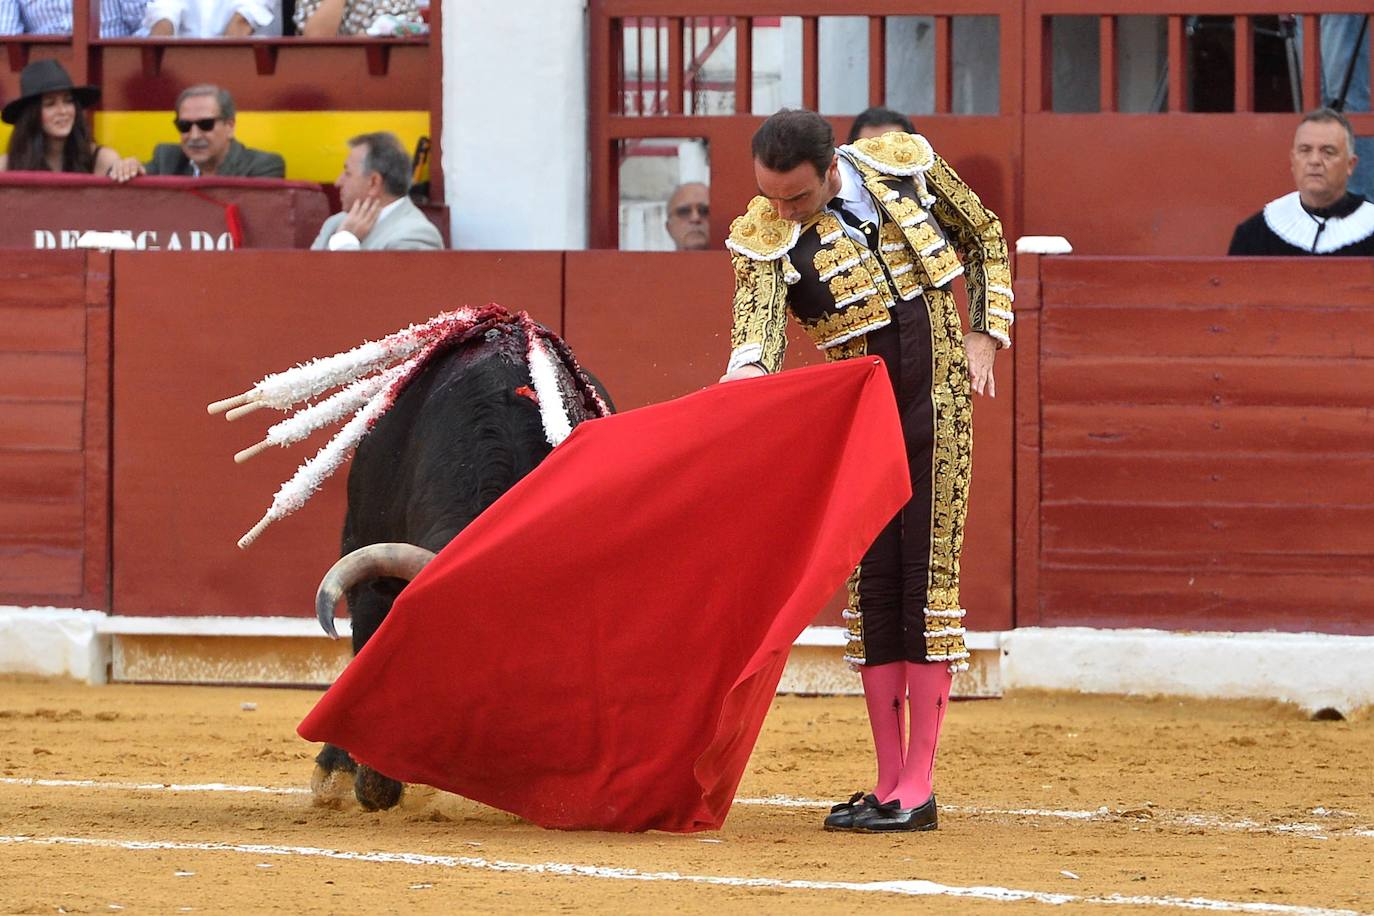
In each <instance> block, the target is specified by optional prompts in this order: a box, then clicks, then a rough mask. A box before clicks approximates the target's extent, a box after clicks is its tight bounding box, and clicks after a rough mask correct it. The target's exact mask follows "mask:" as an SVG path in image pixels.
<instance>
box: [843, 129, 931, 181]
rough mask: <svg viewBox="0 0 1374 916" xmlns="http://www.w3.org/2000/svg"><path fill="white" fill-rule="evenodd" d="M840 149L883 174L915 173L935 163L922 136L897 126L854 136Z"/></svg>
mask: <svg viewBox="0 0 1374 916" xmlns="http://www.w3.org/2000/svg"><path fill="white" fill-rule="evenodd" d="M841 149H843V150H845V151H846V152H848V153H849V154H850V155H852V156H853V157H854V158H855V159H857V160H859V161H860V162H862V163H863V164H864V165H867V166H869V167H870V168H874V169H877V170H878V171H880V172H882V173H883V174H884V175H919V174H921V173H922V172H924V171H926V170H927V169H929V168H930V167H931V166H932V165H934V164H935V150H933V149H931V148H930V143H929V142H928V141H927V140H926V138H925V137H922V136H921V135H920V134H907V133H902V132H901V131H899V130H894V131H891V132H889V133H886V134H883V135H882V136H879V137H869V138H867V139H865V140H855V141H854V142H853V143H851V144H849V145H848V146H843V147H841Z"/></svg>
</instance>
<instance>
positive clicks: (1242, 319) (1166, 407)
mask: <svg viewBox="0 0 1374 916" xmlns="http://www.w3.org/2000/svg"><path fill="white" fill-rule="evenodd" d="M1022 269H1023V271H1029V272H1030V273H1031V275H1030V276H1028V275H1027V273H1024V272H1023V274H1022V279H1021V280H1020V282H1019V284H1018V292H1020V291H1021V290H1022V289H1025V288H1026V287H1038V288H1037V289H1035V290H1034V292H1035V295H1034V296H1030V295H1026V294H1025V293H1022V294H1021V295H1020V296H1019V297H1018V302H1017V305H1018V306H1020V309H1019V311H1020V319H1019V320H1018V321H1017V329H1018V331H1020V332H1021V333H1020V336H1019V338H1018V339H1019V341H1020V346H1021V347H1022V352H1021V353H1020V354H1018V382H1019V383H1020V385H1021V391H1022V394H1023V401H1022V402H1021V403H1020V404H1019V407H1018V423H1017V442H1018V447H1017V460H1018V463H1019V465H1018V481H1019V482H1020V490H1019V491H1018V512H1017V518H1018V522H1019V524H1018V552H1019V556H1018V564H1017V569H1018V575H1019V576H1020V577H1021V581H1020V584H1019V587H1018V607H1017V622H1018V623H1020V624H1046V625H1063V624H1082V625H1092V626H1152V627H1161V628H1165V629H1186V630H1209V629H1217V630H1251V629H1277V630H1288V631H1303V630H1316V631H1320V632H1328V633H1362V634H1369V633H1374V618H1371V617H1370V615H1369V603H1370V596H1371V594H1374V495H1372V494H1374V446H1371V443H1374V416H1371V413H1370V409H1369V403H1370V399H1371V395H1374V382H1372V381H1371V376H1370V373H1369V369H1368V364H1369V360H1370V358H1371V357H1374V342H1372V341H1374V301H1371V299H1370V294H1369V292H1370V290H1371V289H1374V265H1371V264H1370V263H1369V262H1368V261H1367V260H1366V259H1354V258H1351V259H1344V258H1336V259H1321V260H1315V259H1314V260H1300V259H1272V260H1264V259H1250V258H1246V259H1229V260H1228V259H1189V260H1181V259H1180V260H1157V259H1130V258H1121V259H1109V258H1079V257H1070V258H1042V259H1039V260H1038V263H1037V262H1029V263H1023V265H1022ZM1036 273H1038V277H1039V283H1038V284H1037V283H1036V282H1035V278H1034V274H1036ZM1027 300H1031V301H1027ZM1037 300H1038V302H1037ZM1037 304H1038V308H1037ZM1027 348H1029V352H1027ZM1032 386H1033V387H1034V392H1035V393H1034V394H1033V393H1032V390H1031V389H1032ZM1037 413H1038V421H1039V422H1038V424H1037V423H1036V419H1037V416H1036V415H1037ZM1028 576H1029V578H1030V581H1026V579H1027V577H1028Z"/></svg>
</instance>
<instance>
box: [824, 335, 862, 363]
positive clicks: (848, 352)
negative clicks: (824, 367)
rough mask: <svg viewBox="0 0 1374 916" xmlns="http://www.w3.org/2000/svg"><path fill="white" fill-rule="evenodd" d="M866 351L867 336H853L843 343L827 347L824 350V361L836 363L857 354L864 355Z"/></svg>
mask: <svg viewBox="0 0 1374 916" xmlns="http://www.w3.org/2000/svg"><path fill="white" fill-rule="evenodd" d="M867 353H868V336H867V335H864V336H862V337H855V338H854V339H853V340H846V341H845V342H844V343H841V344H836V345H835V346H833V347H827V348H826V351H825V361H826V362H828V363H837V362H839V361H840V360H842V359H854V358H855V357H857V356H864V355H865V354H867Z"/></svg>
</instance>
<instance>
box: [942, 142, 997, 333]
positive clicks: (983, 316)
mask: <svg viewBox="0 0 1374 916" xmlns="http://www.w3.org/2000/svg"><path fill="white" fill-rule="evenodd" d="M925 178H926V186H927V187H928V188H930V190H931V191H933V192H934V194H935V203H934V204H932V205H931V209H932V210H933V211H934V213H935V218H936V219H938V220H939V221H940V224H941V225H942V226H944V227H945V230H946V232H948V233H949V234H950V235H951V239H952V241H953V242H954V246H955V248H957V249H958V251H959V255H960V257H962V258H963V261H964V266H965V272H964V282H965V283H966V284H967V285H968V299H969V308H968V313H969V327H970V328H971V329H972V330H974V331H989V330H999V331H1002V332H1003V334H1005V332H1006V327H1005V326H1002V324H1001V322H994V323H992V324H990V323H989V319H988V312H987V310H988V305H989V303H988V284H989V283H991V284H992V285H994V286H1002V287H1005V288H1007V289H1011V266H1010V262H1009V261H1008V260H1007V243H1006V240H1005V239H1004V238H1003V237H1002V223H1001V222H1000V221H999V220H998V219H997V214H996V213H993V212H992V211H991V210H989V209H988V208H987V207H984V206H983V202H982V201H981V200H979V199H978V195H977V194H975V193H973V190H972V189H971V188H969V186H968V185H966V184H964V182H963V181H962V180H961V179H960V178H959V176H958V175H957V174H955V171H954V169H952V168H950V167H949V163H947V162H945V161H944V160H943V159H941V158H940V157H939V156H936V157H935V163H934V164H933V165H932V166H931V168H930V171H928V172H927V173H926V175H925ZM1010 305H1011V303H1010V302H999V303H997V304H996V305H994V306H993V307H994V308H1000V309H1004V310H1005V311H1010ZM1002 321H1003V322H1006V324H1007V325H1009V324H1010V322H1007V321H1006V319H1002ZM994 336H996V335H994Z"/></svg>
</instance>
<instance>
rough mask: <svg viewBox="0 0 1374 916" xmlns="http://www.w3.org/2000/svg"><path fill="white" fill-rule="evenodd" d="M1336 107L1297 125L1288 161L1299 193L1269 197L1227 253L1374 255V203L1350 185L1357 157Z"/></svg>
mask: <svg viewBox="0 0 1374 916" xmlns="http://www.w3.org/2000/svg"><path fill="white" fill-rule="evenodd" d="M1354 150H1355V132H1354V131H1352V130H1351V129H1350V122H1349V121H1347V120H1346V119H1345V116H1344V115H1342V114H1341V113H1340V112H1338V111H1332V110H1331V109H1330V108H1318V109H1317V110H1316V111H1313V112H1309V113H1308V114H1307V115H1305V116H1304V117H1303V119H1302V121H1301V122H1299V123H1298V129H1297V132H1296V133H1295V134H1294V135H1293V146H1292V148H1291V149H1290V150H1289V151H1288V165H1289V168H1290V169H1291V171H1292V173H1293V182H1294V184H1296V185H1297V190H1296V191H1291V192H1289V193H1288V194H1285V195H1284V196H1282V197H1280V198H1277V199H1276V200H1271V201H1269V203H1267V204H1265V205H1264V209H1262V210H1260V212H1258V213H1256V214H1255V215H1254V216H1252V217H1250V218H1249V219H1247V220H1246V221H1245V222H1243V223H1241V224H1240V225H1239V226H1237V227H1236V231H1235V234H1234V235H1233V236H1232V237H1231V248H1230V250H1229V251H1227V252H1226V253H1227V254H1228V255H1249V256H1252V257H1285V256H1288V255H1335V256H1343V257H1369V256H1370V255H1374V204H1371V203H1370V202H1369V201H1367V200H1365V199H1364V198H1363V197H1361V196H1360V195H1359V194H1354V193H1351V191H1350V190H1349V188H1348V185H1349V182H1350V176H1351V175H1352V174H1353V173H1354V171H1355V164H1356V163H1357V162H1358V161H1359V157H1358V156H1356V155H1355V152H1354Z"/></svg>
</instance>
